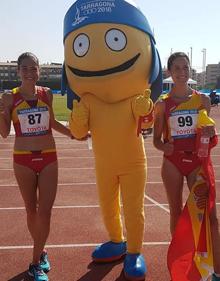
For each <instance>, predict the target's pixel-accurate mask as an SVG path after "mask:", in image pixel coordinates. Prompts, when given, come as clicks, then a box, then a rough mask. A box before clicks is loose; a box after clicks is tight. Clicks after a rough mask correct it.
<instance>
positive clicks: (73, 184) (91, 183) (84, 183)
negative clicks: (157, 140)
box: [0, 180, 220, 187]
mask: <svg viewBox="0 0 220 281" xmlns="http://www.w3.org/2000/svg"><path fill="white" fill-rule="evenodd" d="M215 182H216V183H219V182H220V180H215ZM146 184H163V182H162V181H148V182H146ZM75 185H96V182H69V183H59V184H58V186H75ZM14 186H18V185H17V184H15V183H12V184H8V183H5V184H4V183H2V184H0V187H14Z"/></svg>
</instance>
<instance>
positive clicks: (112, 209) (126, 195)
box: [97, 167, 146, 253]
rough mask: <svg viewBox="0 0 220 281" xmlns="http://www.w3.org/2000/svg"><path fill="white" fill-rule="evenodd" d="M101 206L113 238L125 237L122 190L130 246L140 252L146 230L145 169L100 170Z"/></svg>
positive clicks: (132, 250) (99, 189)
mask: <svg viewBox="0 0 220 281" xmlns="http://www.w3.org/2000/svg"><path fill="white" fill-rule="evenodd" d="M97 184H98V192H99V199H100V207H101V210H102V215H103V219H104V223H105V226H106V229H107V231H108V233H109V237H110V240H111V241H113V242H121V241H123V239H124V237H123V230H122V222H121V215H120V214H121V211H120V190H121V195H122V203H123V209H124V218H125V226H126V237H127V239H126V240H127V249H128V252H129V253H140V252H141V247H142V241H143V233H144V190H145V184H146V169H145V168H142V167H141V168H140V167H138V168H136V169H135V168H133V169H131V171H126V172H125V173H123V174H121V175H119V176H116V175H111V172H110V171H109V170H108V172H107V173H104V171H103V170H102V172H101V171H99V172H98V173H97Z"/></svg>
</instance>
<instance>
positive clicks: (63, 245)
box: [0, 241, 170, 250]
mask: <svg viewBox="0 0 220 281" xmlns="http://www.w3.org/2000/svg"><path fill="white" fill-rule="evenodd" d="M169 244H170V242H168V241H158V242H143V246H162V245H164V246H166V245H169ZM97 245H100V244H99V243H84V244H59V245H45V248H47V249H50V248H52V249H54V248H85V247H96V246H97ZM22 249H33V246H31V245H21V246H0V250H22Z"/></svg>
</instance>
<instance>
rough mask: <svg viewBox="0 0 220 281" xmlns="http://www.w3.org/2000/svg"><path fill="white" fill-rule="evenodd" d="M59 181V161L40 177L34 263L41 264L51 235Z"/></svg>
mask: <svg viewBox="0 0 220 281" xmlns="http://www.w3.org/2000/svg"><path fill="white" fill-rule="evenodd" d="M57 180H58V165H57V161H55V162H52V163H51V164H49V165H47V166H46V167H45V168H44V169H43V170H42V171H41V172H40V174H39V176H38V188H39V201H38V211H37V216H36V229H35V239H34V251H33V263H36V262H39V257H40V255H41V253H42V251H43V249H44V246H45V243H46V240H47V237H48V235H49V231H50V219H51V209H52V207H53V203H54V200H55V197H56V192H57Z"/></svg>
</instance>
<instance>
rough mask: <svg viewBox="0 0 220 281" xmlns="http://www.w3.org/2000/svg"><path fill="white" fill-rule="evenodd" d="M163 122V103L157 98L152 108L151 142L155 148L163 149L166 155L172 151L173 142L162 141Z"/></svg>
mask: <svg viewBox="0 0 220 281" xmlns="http://www.w3.org/2000/svg"><path fill="white" fill-rule="evenodd" d="M165 122H166V120H165V103H164V101H162V100H159V101H158V102H156V104H155V109H154V129H153V143H154V146H155V147H156V148H157V149H159V150H161V151H163V152H164V153H165V154H166V155H170V154H172V153H173V144H172V143H169V142H167V143H164V142H163V141H162V134H163V130H164V127H165Z"/></svg>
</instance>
